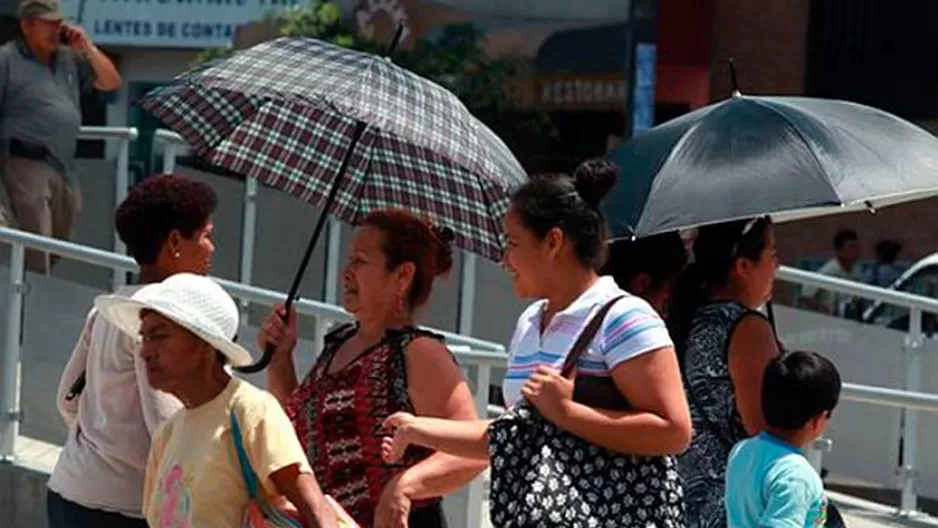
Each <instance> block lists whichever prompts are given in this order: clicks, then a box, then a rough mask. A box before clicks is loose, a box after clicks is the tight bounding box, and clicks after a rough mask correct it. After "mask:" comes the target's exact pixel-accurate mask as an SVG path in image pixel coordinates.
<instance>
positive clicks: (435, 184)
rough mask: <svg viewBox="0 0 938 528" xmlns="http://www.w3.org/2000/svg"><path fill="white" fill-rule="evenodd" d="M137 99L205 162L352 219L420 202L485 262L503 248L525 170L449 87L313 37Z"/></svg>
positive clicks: (251, 54)
mask: <svg viewBox="0 0 938 528" xmlns="http://www.w3.org/2000/svg"><path fill="white" fill-rule="evenodd" d="M141 105H142V106H143V107H144V108H145V109H147V110H148V111H150V112H151V113H153V114H154V115H155V116H156V117H158V118H160V119H161V120H162V121H163V122H164V123H165V124H166V125H167V126H168V127H170V128H171V129H173V130H174V131H176V132H177V133H179V134H180V135H181V136H182V137H183V138H184V139H185V140H186V141H187V142H188V143H189V145H190V146H191V147H192V148H193V149H194V150H195V151H196V152H197V153H198V154H199V156H201V157H202V158H204V159H205V160H206V161H208V162H210V163H212V164H214V165H217V166H220V167H224V168H226V169H229V170H232V171H235V172H237V173H239V174H242V175H244V176H249V177H256V178H258V180H259V181H261V182H263V183H265V184H266V185H269V186H271V187H275V188H277V189H280V190H282V191H284V192H286V193H288V194H290V195H293V196H295V197H297V198H300V199H303V200H306V201H308V202H310V203H311V204H313V205H315V206H317V207H320V208H324V209H328V210H329V212H330V213H332V214H334V215H335V216H337V217H338V218H340V219H342V220H344V221H346V222H348V223H351V224H355V223H357V222H358V221H359V220H360V219H361V218H362V217H363V216H364V215H367V214H368V213H369V212H371V211H374V210H377V209H386V208H406V209H409V210H413V211H417V212H419V213H421V214H423V215H425V216H428V217H430V218H432V219H433V220H434V221H435V222H437V223H439V224H442V225H445V226H447V227H450V228H452V230H453V232H454V234H455V240H454V242H455V244H456V245H457V246H458V247H460V248H462V249H465V250H468V251H471V252H474V253H477V254H479V255H481V256H484V257H487V258H489V259H492V260H497V259H498V258H499V257H500V255H501V247H502V244H501V238H500V236H501V235H500V231H501V230H500V226H499V219H500V218H501V216H502V215H503V214H504V213H505V211H506V210H507V200H508V194H509V190H510V189H511V188H512V187H514V186H516V185H517V184H519V183H521V182H523V181H524V180H525V179H526V178H527V177H526V175H525V171H524V169H523V168H522V167H521V165H520V164H519V163H518V161H517V160H516V159H515V157H514V155H512V153H511V151H510V150H509V149H508V147H507V146H506V145H505V144H504V143H503V142H502V141H501V139H499V138H498V136H496V135H495V134H494V133H492V131H491V130H489V129H488V127H486V126H485V125H484V124H482V123H481V122H480V121H479V120H478V119H476V118H475V117H474V116H472V114H470V113H469V111H468V110H467V109H466V107H465V106H464V105H463V104H462V103H461V102H460V101H459V99H458V98H456V96H454V95H453V94H452V93H450V92H449V91H447V90H446V89H444V88H442V87H440V86H438V85H436V84H434V83H432V82H430V81H428V80H426V79H424V78H422V77H419V76H417V75H415V74H414V73H412V72H409V71H407V70H405V69H403V68H400V67H398V66H396V65H394V64H393V63H392V62H390V60H388V59H385V58H382V57H377V56H374V55H370V54H366V53H361V52H358V51H354V50H350V49H347V48H342V47H339V46H334V45H332V44H328V43H325V42H322V41H319V40H316V39H310V38H280V39H277V40H273V41H268V42H265V43H263V44H260V45H257V46H255V47H252V48H250V49H248V50H245V51H242V52H240V53H237V54H236V55H234V56H233V57H231V58H229V59H226V60H222V61H218V62H215V63H211V64H208V65H206V66H203V67H199V68H197V69H195V70H192V71H190V72H187V73H185V74H183V75H181V76H180V77H178V78H177V79H176V80H175V81H174V82H173V83H171V84H169V85H167V86H165V87H161V88H158V89H156V90H155V91H153V92H150V93H149V94H147V96H146V97H145V98H144V99H143V100H142V101H141ZM361 123H363V124H364V125H365V129H364V131H363V133H362V134H361V137H360V139H359V140H358V141H357V146H355V147H354V149H353V148H352V147H353V143H356V141H354V140H355V136H356V129H357V127H358V125H359V124H361ZM351 150H354V152H353V153H352V155H351V158H350V160H349V162H348V167H347V169H346V171H345V173H344V175H341V171H340V170H339V169H340V167H341V165H342V161H343V158H344V157H345V155H346V154H347V153H349V152H350V151H351ZM335 183H338V188H337V190H336V196H335V199H334V201H333V202H332V203H331V204H328V206H327V201H328V200H327V198H328V195H329V192H330V190H332V188H333V186H334V185H333V184H335Z"/></svg>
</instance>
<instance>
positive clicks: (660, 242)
mask: <svg viewBox="0 0 938 528" xmlns="http://www.w3.org/2000/svg"><path fill="white" fill-rule="evenodd" d="M685 265H687V251H686V249H685V247H684V241H683V240H682V239H681V236H680V235H678V234H677V233H663V234H660V235H654V236H650V237H645V238H638V239H635V240H625V239H623V240H616V241H614V242H611V243H610V244H609V258H608V260H607V261H606V265H605V266H603V268H602V270H601V271H600V273H599V274H600V275H611V276H612V278H613V279H614V280H615V281H616V284H618V285H619V287H620V288H622V289H624V290H626V291H628V292H629V293H632V294H634V295H637V296H639V297H641V298H642V299H645V300H646V301H648V304H650V305H651V306H652V308H654V309H655V311H657V312H658V313H659V314H661V315H662V317H664V316H665V315H666V314H667V313H668V301H669V300H670V298H671V288H672V287H673V286H674V282H675V281H676V280H677V277H678V275H680V273H681V270H682V269H684V266H685Z"/></svg>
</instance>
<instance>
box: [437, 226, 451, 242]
mask: <svg viewBox="0 0 938 528" xmlns="http://www.w3.org/2000/svg"><path fill="white" fill-rule="evenodd" d="M433 232H434V233H435V234H436V237H437V238H439V239H440V242H442V243H444V244H452V243H453V239H455V238H456V233H455V232H453V230H452V229H450V228H449V227H447V226H440V225H437V226H433Z"/></svg>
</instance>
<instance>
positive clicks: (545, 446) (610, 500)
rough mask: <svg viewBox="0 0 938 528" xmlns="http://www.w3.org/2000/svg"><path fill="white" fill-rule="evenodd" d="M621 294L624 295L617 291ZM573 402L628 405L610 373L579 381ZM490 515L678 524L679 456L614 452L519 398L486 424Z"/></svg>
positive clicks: (546, 525)
mask: <svg viewBox="0 0 938 528" xmlns="http://www.w3.org/2000/svg"><path fill="white" fill-rule="evenodd" d="M620 298H621V297H620ZM620 298H616V299H613V300H612V301H610V302H608V303H607V304H605V305H604V306H602V307H601V308H600V309H599V311H598V312H597V313H596V314H595V315H594V316H593V318H592V319H591V320H590V322H589V323H588V324H587V325H586V328H584V329H583V331H582V332H581V333H580V335H579V337H578V338H577V340H576V342H575V343H574V345H573V347H572V348H571V349H570V352H569V353H568V354H567V358H566V360H565V361H564V366H563V369H562V370H561V373H562V374H563V375H564V376H565V377H568V378H569V377H571V376H573V375H574V374H573V373H574V371H575V370H576V368H575V367H576V362H577V359H578V358H579V357H580V356H581V355H582V354H583V353H584V352H585V351H586V349H587V347H588V346H589V344H590V342H591V341H592V340H593V337H594V336H595V335H596V332H597V331H598V330H599V328H600V327H601V326H602V322H603V319H604V318H605V316H606V313H607V312H608V311H609V309H610V308H611V307H612V306H613V304H615V303H616V302H617V301H618V300H619V299H620ZM574 401H577V402H578V403H582V404H584V405H590V406H592V407H596V408H604V409H613V410H625V409H629V408H630V407H629V404H628V402H627V401H626V400H625V398H624V397H623V396H622V394H621V392H620V391H619V390H618V388H616V387H615V384H614V382H613V380H612V379H611V378H605V379H604V378H595V377H580V376H577V377H576V378H575V379H574ZM488 436H489V455H490V458H491V469H490V472H491V490H490V493H489V502H490V506H491V511H490V517H491V521H492V525H493V526H494V528H560V527H564V528H606V527H608V528H612V527H633V528H680V527H683V526H684V494H683V490H682V487H681V479H680V476H679V475H678V472H677V462H676V460H675V458H674V457H671V456H664V457H640V456H633V455H627V454H623V453H617V452H614V451H612V450H609V449H606V448H603V447H600V446H597V445H595V444H592V443H590V442H588V441H586V440H584V439H582V438H580V437H577V436H574V435H572V434H570V433H567V432H565V431H563V430H561V429H560V428H558V427H557V426H555V425H554V424H552V423H551V422H549V421H548V420H546V419H545V418H544V417H543V416H542V415H541V414H540V413H539V412H538V411H537V409H536V408H535V407H534V406H533V405H531V404H530V403H529V402H528V401H527V400H524V399H522V400H521V401H519V402H518V403H517V404H515V405H514V406H512V407H511V408H510V409H508V410H507V411H506V412H505V413H504V414H503V415H502V416H500V417H499V418H497V419H495V420H494V421H493V422H492V424H491V425H490V426H489V431H488Z"/></svg>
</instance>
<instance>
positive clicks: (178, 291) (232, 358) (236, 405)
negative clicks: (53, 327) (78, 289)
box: [95, 273, 337, 528]
mask: <svg viewBox="0 0 938 528" xmlns="http://www.w3.org/2000/svg"><path fill="white" fill-rule="evenodd" d="M95 307H96V308H97V309H98V311H99V313H100V315H102V316H103V317H105V318H106V319H107V320H108V321H110V322H111V323H113V324H114V325H115V326H117V327H118V328H120V329H121V330H122V331H123V332H125V333H127V334H129V335H132V336H139V337H140V338H141V340H142V347H141V352H140V353H141V355H142V357H143V360H144V361H145V362H146V372H147V377H148V378H149V381H150V384H151V385H152V386H153V387H154V388H155V389H157V390H161V391H165V392H168V393H171V394H172V395H174V396H175V397H177V398H178V399H179V400H180V401H181V402H182V403H183V405H184V408H183V409H182V410H180V411H179V412H178V413H176V414H175V415H174V416H173V417H172V418H170V419H169V420H168V421H167V422H165V423H164V424H163V426H162V427H161V428H160V429H159V430H158V431H157V432H156V434H155V436H154V437H153V444H152V448H151V450H150V457H149V461H148V463H147V468H146V478H145V482H144V497H143V513H144V515H145V516H146V519H147V522H148V524H149V525H150V526H151V527H154V528H155V527H197V528H216V527H217V528H236V527H238V526H240V524H241V522H242V516H243V515H244V512H245V511H246V510H247V508H248V506H249V505H250V504H251V498H250V495H249V490H248V485H247V484H246V480H248V479H249V478H251V477H248V478H245V475H244V474H243V473H242V465H241V464H240V463H239V459H240V458H241V455H246V459H247V462H249V466H250V471H251V472H252V473H253V475H256V479H257V482H259V483H260V484H259V490H260V491H259V495H260V496H261V497H262V498H263V499H264V500H267V501H268V503H282V501H283V497H284V496H285V498H286V500H289V502H290V503H292V505H293V506H295V508H296V509H295V510H294V511H296V512H297V515H296V516H297V517H299V518H300V519H302V521H303V522H304V523H305V524H307V525H308V526H311V527H319V526H322V527H329V528H332V527H334V526H336V525H337V524H336V523H337V519H336V512H335V510H333V509H332V508H331V507H330V506H329V502H328V501H327V499H326V498H325V497H324V496H323V494H322V491H321V490H320V488H319V485H318V483H317V482H316V478H315V476H314V475H313V474H312V470H311V469H310V466H309V463H308V462H307V460H306V455H305V453H304V451H303V448H302V446H301V445H300V443H299V441H298V440H297V438H296V435H295V434H294V432H293V427H292V426H291V425H290V421H289V420H288V419H287V416H286V414H285V413H284V411H283V409H282V408H281V406H280V404H279V403H278V402H277V400H275V399H274V398H273V396H271V395H269V394H268V393H267V392H265V391H262V390H260V389H258V388H256V387H254V386H252V385H251V384H249V383H247V382H244V381H241V380H239V379H237V378H232V377H231V376H230V375H229V374H228V371H227V370H226V366H228V365H230V366H242V365H248V364H250V363H251V362H252V360H251V355H250V354H249V353H248V352H247V351H246V350H245V349H243V348H242V347H241V346H239V345H238V344H236V343H235V342H234V336H235V332H236V330H237V328H238V309H237V307H236V306H235V303H234V301H233V300H232V298H231V297H230V296H229V295H228V294H227V293H226V292H225V291H224V290H223V289H222V288H221V287H220V286H219V285H218V284H216V283H215V282H214V281H213V280H211V279H209V278H206V277H202V276H198V275H192V274H188V273H181V274H177V275H173V276H171V277H169V278H167V279H166V280H164V281H163V282H160V283H156V284H151V285H148V286H145V287H144V288H141V289H140V290H138V291H137V292H136V293H134V294H133V296H131V297H125V296H117V295H103V296H100V297H98V298H97V299H96V300H95ZM238 444H240V447H238ZM291 509H292V508H291Z"/></svg>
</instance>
